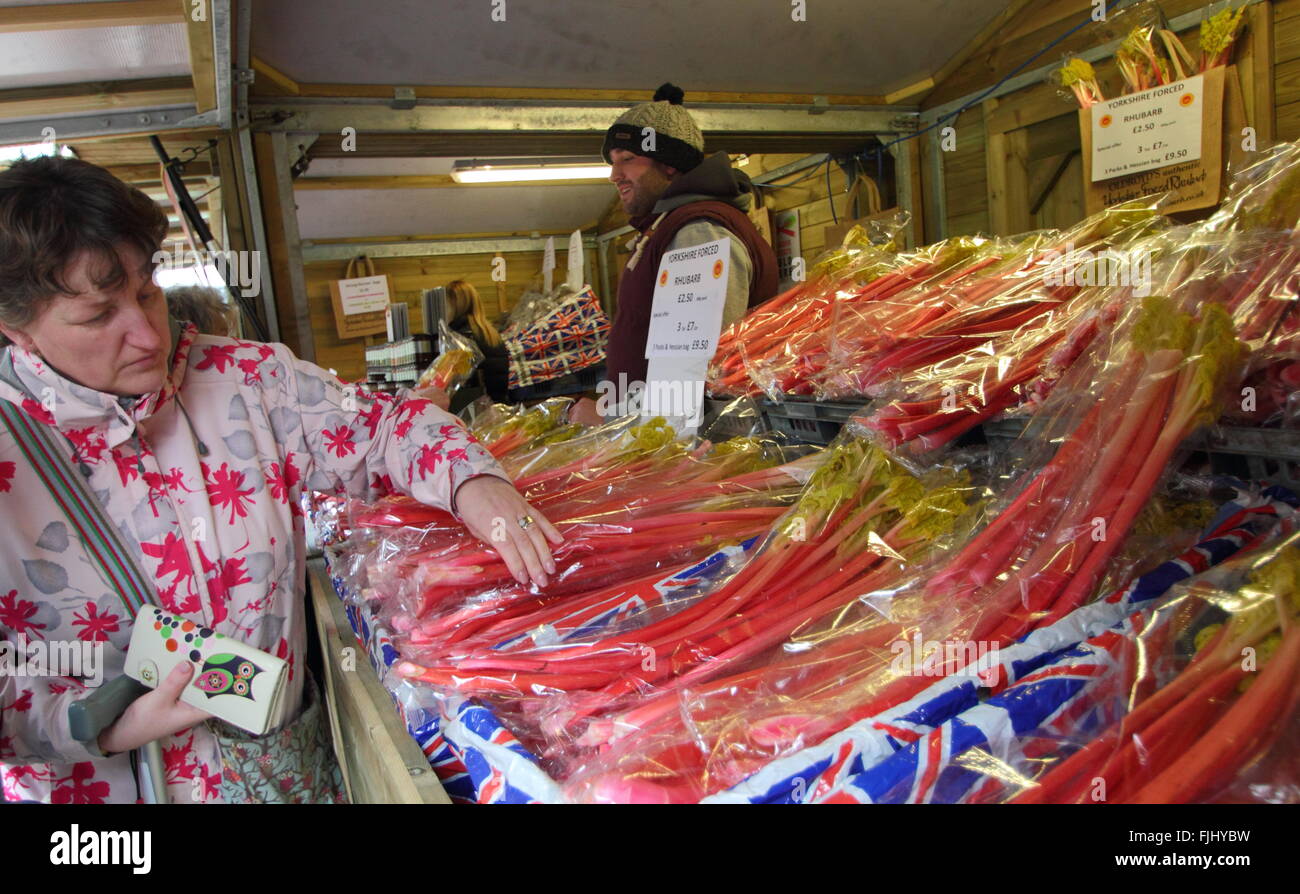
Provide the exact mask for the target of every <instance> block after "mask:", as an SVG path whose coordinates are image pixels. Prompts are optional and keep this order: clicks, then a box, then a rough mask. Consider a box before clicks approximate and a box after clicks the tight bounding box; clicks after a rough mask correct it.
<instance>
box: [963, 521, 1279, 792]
mask: <svg viewBox="0 0 1300 894" xmlns="http://www.w3.org/2000/svg"><path fill="white" fill-rule="evenodd" d="M1297 575H1300V535H1296V534H1292V535H1291V536H1289V537H1288V538H1286V539H1285V540H1284V541H1283V542H1281V543H1278V544H1272V545H1269V546H1266V547H1264V548H1260V549H1256V550H1253V551H1248V552H1246V553H1244V554H1242V555H1240V556H1238V557H1236V558H1234V559H1233V560H1231V561H1229V562H1226V563H1224V564H1223V565H1221V566H1219V567H1217V568H1214V569H1212V570H1211V571H1209V572H1207V573H1205V574H1202V575H1200V576H1198V577H1196V578H1193V579H1192V580H1191V581H1189V582H1188V583H1186V584H1183V585H1180V586H1178V587H1176V588H1175V589H1174V590H1173V591H1171V593H1170V594H1169V595H1168V597H1166V598H1164V599H1162V600H1161V601H1160V604H1159V605H1158V606H1156V607H1155V608H1153V609H1151V610H1148V611H1147V612H1144V613H1143V614H1141V615H1140V616H1136V617H1134V618H1132V619H1130V621H1129V622H1128V623H1127V624H1126V625H1124V626H1123V627H1121V628H1119V629H1112V630H1110V631H1107V632H1105V633H1103V634H1100V635H1098V636H1096V637H1093V638H1091V639H1089V640H1088V641H1087V642H1086V643H1084V644H1083V645H1082V646H1081V648H1080V649H1078V650H1077V654H1076V655H1073V656H1070V658H1069V659H1067V660H1065V661H1063V662H1060V663H1059V664H1058V665H1057V666H1058V667H1059V670H1058V671H1057V673H1058V674H1062V673H1068V672H1069V671H1070V670H1071V669H1073V668H1076V667H1081V665H1083V664H1084V663H1086V662H1089V661H1091V662H1092V665H1093V666H1100V667H1101V668H1103V669H1104V671H1103V672H1101V673H1098V674H1096V675H1095V678H1094V679H1091V680H1089V682H1088V684H1087V692H1086V693H1084V694H1082V695H1080V696H1075V697H1074V700H1073V701H1074V706H1073V707H1074V710H1073V711H1072V712H1071V713H1072V714H1074V715H1077V716H1078V717H1080V718H1082V717H1083V716H1084V715H1085V711H1084V709H1085V708H1086V709H1087V711H1086V716H1087V720H1088V722H1077V721H1076V722H1061V723H1056V724H1052V725H1044V726H1041V727H1039V728H1036V729H1033V730H1026V731H1025V734H1024V735H1022V736H1020V737H1019V738H1018V741H1017V742H1016V743H1014V747H1010V748H1006V749H1004V750H1003V753H1002V754H1001V756H1000V757H998V758H996V759H987V760H984V761H981V757H982V755H981V753H980V752H979V751H975V752H973V753H972V754H971V755H970V756H969V757H968V759H967V763H968V764H969V765H972V766H978V765H979V764H980V763H981V762H983V763H984V765H985V766H986V767H988V768H989V769H988V772H987V773H985V774H983V775H984V778H983V780H982V781H981V782H980V783H978V784H977V785H975V786H973V787H972V789H971V794H970V795H969V800H978V801H989V800H1011V801H1013V802H1017V803H1070V802H1077V803H1108V804H1124V803H1188V802H1207V801H1208V802H1214V801H1218V802H1249V801H1263V802H1268V803H1291V804H1296V803H1300V764H1298V763H1297V761H1296V756H1295V751H1294V745H1295V744H1296V741H1297V736H1298V735H1300V578H1298V577H1297ZM1103 649H1108V650H1109V652H1108V657H1109V659H1110V660H1109V661H1107V662H1105V663H1104V664H1100V663H1099V662H1098V660H1097V654H1096V653H1097V652H1098V651H1100V650H1103ZM1033 683H1034V680H1033V679H1028V680H1026V681H1025V682H1022V683H1020V684H1019V685H1017V686H1016V687H1013V688H1012V689H1010V690H1008V691H1007V692H1006V693H1004V694H1003V696H1002V697H1003V699H1004V700H1014V699H1017V698H1019V699H1024V698H1027V697H1028V696H1029V690H1031V689H1032V687H1033ZM1071 720H1074V718H1071ZM984 755H987V757H989V758H991V757H992V756H991V755H988V753H987V752H985V753H984Z"/></svg>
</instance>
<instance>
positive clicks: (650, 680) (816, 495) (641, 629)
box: [397, 438, 971, 794]
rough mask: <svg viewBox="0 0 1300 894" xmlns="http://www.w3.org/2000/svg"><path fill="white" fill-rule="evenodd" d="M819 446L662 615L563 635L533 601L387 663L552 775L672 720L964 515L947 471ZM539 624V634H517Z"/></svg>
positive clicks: (584, 606) (882, 633)
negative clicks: (498, 620) (726, 564)
mask: <svg viewBox="0 0 1300 894" xmlns="http://www.w3.org/2000/svg"><path fill="white" fill-rule="evenodd" d="M828 452H829V454H830V455H829V456H827V457H826V458H825V460H824V461H823V463H822V465H821V466H820V467H819V468H818V470H817V471H816V473H815V474H814V475H813V476H812V478H811V479H810V480H809V481H808V484H807V486H806V487H805V488H804V490H803V493H802V495H801V496H800V498H799V501H798V503H797V504H796V505H795V506H794V507H793V508H791V509H790V511H789V512H787V513H785V514H784V515H783V516H782V517H781V519H780V520H779V521H776V523H775V524H769V527H770V529H771V530H770V533H769V534H768V536H767V538H766V540H765V542H764V543H763V545H762V546H761V547H760V548H758V549H757V550H755V551H754V552H753V553H752V555H750V556H749V557H747V558H746V559H745V560H744V561H742V562H740V563H739V564H738V566H737V567H736V568H735V569H734V571H732V572H731V573H729V574H727V575H724V576H721V577H719V578H717V579H715V581H713V583H712V585H711V586H708V587H706V588H704V589H703V590H702V592H700V593H698V594H697V595H695V596H693V597H692V598H691V599H688V600H684V601H682V602H681V603H677V604H675V605H674V606H673V611H672V612H671V613H670V614H664V613H660V614H658V615H652V614H648V613H647V614H645V615H644V616H638V617H636V618H634V619H632V620H633V622H634V623H631V624H629V623H624V624H621V625H620V626H619V628H618V629H616V630H614V631H612V632H611V631H609V630H605V629H602V630H598V631H594V632H592V633H590V634H588V635H586V636H582V637H577V638H567V639H564V638H559V637H557V631H556V630H555V628H554V623H555V619H554V615H553V613H551V614H548V613H547V612H546V611H543V612H541V613H538V614H535V615H529V616H520V617H518V618H517V619H515V620H514V621H513V623H511V624H509V625H506V626H504V627H503V626H500V625H494V626H493V627H492V628H491V629H490V630H487V631H483V632H481V633H480V634H479V635H477V636H475V637H472V638H469V639H461V640H458V642H457V643H456V644H455V645H456V646H457V648H450V649H448V648H443V649H442V658H441V661H440V663H437V664H433V663H431V662H430V661H429V660H428V656H427V654H426V656H425V657H424V658H423V659H422V660H408V661H406V662H404V663H402V664H400V665H399V666H398V668H397V669H398V672H399V673H400V674H402V675H403V676H406V677H408V678H410V679H416V680H421V681H423V682H426V683H430V684H432V685H435V686H438V687H443V688H447V689H454V690H455V691H458V692H460V693H462V694H467V695H475V696H479V697H484V698H490V699H492V703H493V704H494V706H495V707H496V708H497V710H498V714H499V716H504V717H509V718H511V720H512V721H513V725H514V727H515V728H516V731H517V733H518V734H519V735H520V736H521V738H522V739H523V740H524V741H525V742H528V743H530V744H534V745H536V744H538V743H541V744H542V745H543V751H544V757H545V758H546V760H547V761H548V763H549V764H550V766H551V767H552V768H553V769H554V770H555V771H556V772H557V773H560V774H561V775H563V774H564V773H565V772H566V770H567V767H568V765H569V764H570V763H571V762H572V761H573V760H574V759H575V757H580V756H581V755H584V754H586V753H589V752H590V750H591V749H593V748H598V747H603V746H604V745H606V744H607V743H608V742H609V741H611V740H613V739H617V738H621V737H622V735H623V734H624V733H625V732H626V731H627V730H628V729H631V728H638V729H639V728H641V727H643V726H646V725H649V726H651V727H653V726H654V725H656V724H658V723H661V722H667V723H670V724H671V723H672V722H674V721H675V720H676V715H675V712H674V706H675V704H676V701H677V699H678V698H679V696H680V694H681V693H682V692H684V691H687V690H689V689H690V688H691V687H695V686H699V685H702V684H705V683H707V682H708V681H710V680H716V679H717V678H718V677H720V676H723V675H726V674H728V673H731V672H740V673H742V676H743V675H748V676H750V677H754V678H755V679H757V677H758V676H760V675H761V673H756V671H757V672H761V670H762V668H763V667H765V665H766V663H767V661H768V659H770V658H771V657H773V656H774V655H775V656H778V657H779V655H780V654H781V647H782V645H783V644H785V643H787V642H788V641H789V640H790V638H791V637H792V636H794V635H796V634H797V633H799V632H800V631H802V630H804V629H805V628H810V627H816V626H817V625H818V623H819V622H822V621H823V620H824V619H826V618H831V617H838V618H839V619H840V622H839V623H844V618H845V617H847V616H850V615H855V614H857V613H858V612H859V611H860V609H859V608H856V607H855V604H854V603H855V599H856V597H857V596H858V595H859V594H861V593H863V592H870V591H872V590H875V589H877V588H879V587H881V586H884V585H886V584H887V583H888V582H889V581H890V580H892V579H894V578H896V577H898V576H899V575H900V574H901V573H902V572H903V570H905V569H906V568H909V567H911V565H912V564H913V563H915V562H916V561H917V560H918V559H919V558H920V557H921V556H924V555H927V554H928V553H929V552H930V551H931V550H933V549H934V548H935V547H936V546H937V544H938V543H939V542H941V541H942V538H943V537H944V535H946V534H947V533H948V532H949V531H951V530H952V529H953V527H954V525H956V524H957V522H958V520H959V519H960V518H962V517H963V516H964V515H965V514H966V512H967V499H968V498H969V497H970V495H971V488H970V486H969V485H968V484H967V483H966V482H965V479H964V478H963V477H962V476H961V475H959V474H956V473H952V472H948V471H936V472H934V473H931V474H930V475H927V476H925V477H924V478H919V477H917V476H916V475H915V474H913V473H912V472H910V471H908V470H907V469H905V468H903V467H902V466H900V465H899V464H898V463H897V461H895V460H893V459H891V458H890V457H889V456H887V455H886V454H884V453H883V452H882V451H880V450H879V449H877V448H874V447H871V446H870V445H868V444H866V443H865V442H862V441H859V440H856V439H852V438H846V439H845V440H844V441H843V442H841V443H839V444H837V445H834V446H833V447H832V448H829V450H828ZM575 607H576V608H577V609H578V610H579V611H584V614H583V615H582V616H581V617H580V618H579V619H578V620H579V622H583V621H586V620H588V619H589V618H590V617H591V615H592V614H593V613H596V612H599V611H601V610H604V609H606V608H607V607H608V603H607V602H600V601H598V600H595V599H592V600H589V601H588V602H587V603H584V602H583V601H581V600H579V601H577V602H576V603H575V601H574V600H565V602H564V604H563V606H559V607H557V610H559V611H572V610H573V609H574V608H575ZM866 614H867V615H868V616H869V617H870V618H874V613H872V612H870V611H867V612H866ZM572 626H573V624H570V627H572ZM869 626H870V625H869ZM538 630H545V631H546V636H545V637H544V638H543V637H541V636H537V635H535V634H534V635H532V636H526V634H528V633H529V632H530V631H538ZM559 632H560V633H563V632H564V631H563V630H561V631H559ZM894 632H895V631H894V628H893V627H892V626H890V627H889V628H888V629H887V630H886V629H885V628H883V627H872V629H871V630H869V631H868V633H867V635H865V636H859V637H857V638H855V639H853V640H849V639H841V640H840V641H838V642H836V643H834V644H833V645H831V646H830V647H829V648H830V651H832V652H834V653H835V654H843V653H845V652H852V651H859V650H861V649H865V648H867V647H868V643H869V641H870V640H874V641H876V642H877V644H883V643H885V642H887V641H888V640H889V639H891V638H892V636H893V635H894ZM521 636H523V639H522V640H521V639H520V637H521ZM557 639H560V641H558V642H557V641H556V640H557ZM727 681H728V682H727V685H729V686H740V685H742V684H741V683H739V682H738V681H737V680H736V678H735V677H727ZM692 794H698V793H695V792H692Z"/></svg>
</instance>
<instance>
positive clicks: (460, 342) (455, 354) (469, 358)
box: [415, 320, 483, 395]
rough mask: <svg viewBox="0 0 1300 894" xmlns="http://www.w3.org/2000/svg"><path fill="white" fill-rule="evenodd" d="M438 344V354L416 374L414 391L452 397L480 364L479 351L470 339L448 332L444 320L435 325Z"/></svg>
mask: <svg viewBox="0 0 1300 894" xmlns="http://www.w3.org/2000/svg"><path fill="white" fill-rule="evenodd" d="M438 344H439V345H440V346H441V348H442V353H440V354H439V355H438V356H437V357H435V358H434V360H433V362H432V363H430V364H429V365H428V367H426V368H425V370H424V372H422V373H420V379H419V381H418V382H416V385H415V387H416V388H417V389H419V388H437V389H438V390H440V391H445V392H446V393H447V394H449V395H450V394H455V393H456V392H457V391H458V390H460V386H461V385H464V384H465V383H466V382H468V381H469V377H470V376H471V375H473V373H474V370H475V369H476V368H478V365H479V364H480V363H482V362H483V351H482V350H481V349H480V348H479V346H478V344H476V343H475V341H474V340H473V339H472V338H469V337H468V336H464V335H461V334H460V333H459V332H452V331H451V329H450V328H449V327H448V326H447V322H446V321H445V320H439V321H438Z"/></svg>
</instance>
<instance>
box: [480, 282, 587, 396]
mask: <svg viewBox="0 0 1300 894" xmlns="http://www.w3.org/2000/svg"><path fill="white" fill-rule="evenodd" d="M609 328H610V322H609V317H607V316H606V315H605V311H604V309H603V308H601V306H600V301H599V299H597V298H596V293H595V292H593V291H592V290H591V287H590V286H588V287H586V288H584V289H583V290H582V291H580V292H578V293H576V294H574V295H571V296H569V297H567V298H565V299H564V300H563V301H562V302H561V303H560V304H559V306H557V307H556V308H555V309H554V310H552V311H551V312H550V313H549V314H547V315H546V316H545V317H543V318H542V319H540V320H538V321H536V322H534V323H533V324H532V325H530V326H528V327H527V328H526V329H523V330H522V331H520V332H518V333H512V334H510V335H508V336H507V337H506V339H505V346H506V351H507V352H508V353H509V355H510V380H509V387H511V388H524V387H527V386H529V385H540V384H542V383H544V382H549V381H551V380H552V379H557V378H559V377H560V376H563V375H567V374H569V373H573V372H578V371H580V370H584V369H587V368H588V367H591V366H595V365H596V364H598V363H604V362H605V342H606V339H607V338H608V336H609Z"/></svg>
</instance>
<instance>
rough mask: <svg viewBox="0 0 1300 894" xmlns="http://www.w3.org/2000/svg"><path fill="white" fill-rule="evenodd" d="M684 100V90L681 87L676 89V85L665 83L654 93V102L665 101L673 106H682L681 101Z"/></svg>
mask: <svg viewBox="0 0 1300 894" xmlns="http://www.w3.org/2000/svg"><path fill="white" fill-rule="evenodd" d="M685 98H686V91H685V90H683V89H682V88H681V87H678V86H677V85H676V84H668V83H665V84H663V85H661V86H660V87H659V89H658V90H656V91H655V96H654V102H664V101H667V102H670V103H672V104H673V105H675V106H679V105H681V104H682V100H683V99H685Z"/></svg>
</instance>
